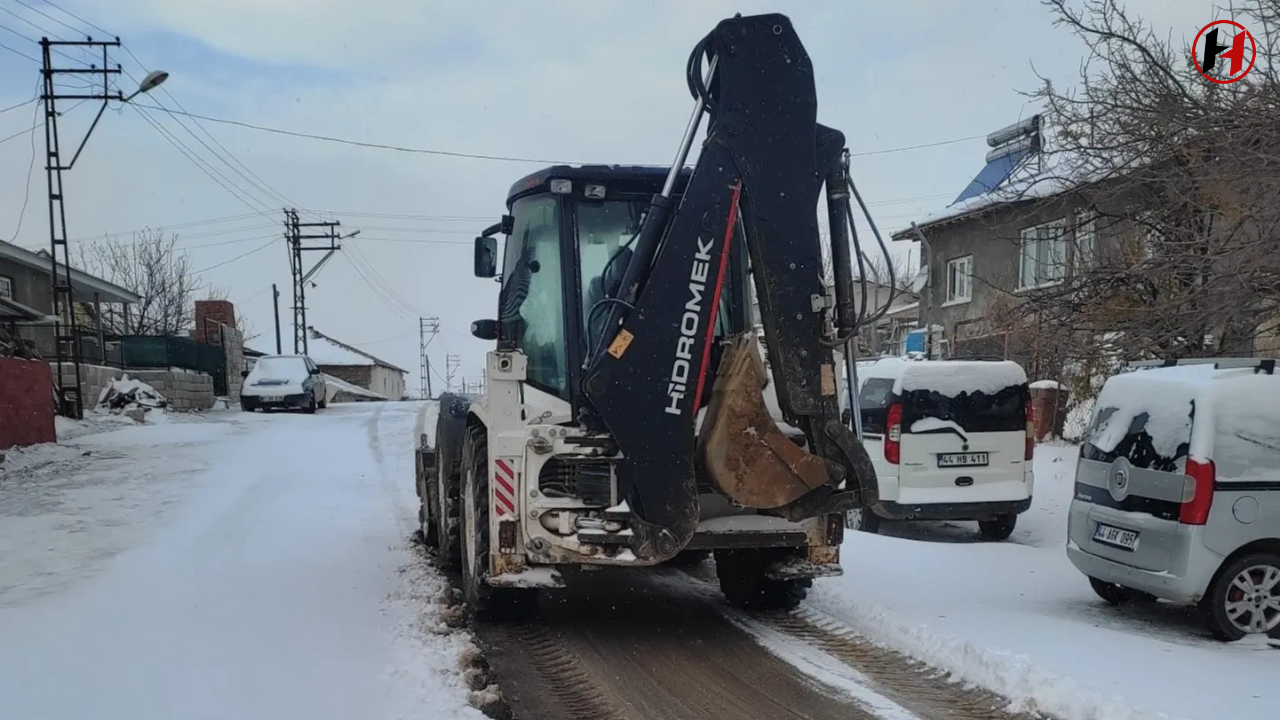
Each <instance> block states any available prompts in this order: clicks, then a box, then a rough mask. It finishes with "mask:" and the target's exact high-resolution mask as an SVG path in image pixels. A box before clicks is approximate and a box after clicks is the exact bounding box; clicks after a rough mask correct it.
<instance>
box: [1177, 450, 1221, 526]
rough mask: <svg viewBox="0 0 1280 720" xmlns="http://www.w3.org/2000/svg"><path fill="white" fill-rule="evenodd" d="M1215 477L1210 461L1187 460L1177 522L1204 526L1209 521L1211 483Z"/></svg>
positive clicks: (1211, 504) (1211, 499) (1211, 503)
mask: <svg viewBox="0 0 1280 720" xmlns="http://www.w3.org/2000/svg"><path fill="white" fill-rule="evenodd" d="M1216 476H1217V473H1216V472H1215V470H1214V468H1213V461H1212V460H1192V459H1191V458H1187V479H1186V480H1185V481H1184V483H1183V489H1182V510H1181V512H1179V513H1178V522H1180V523H1182V524H1184V525H1204V524H1205V523H1206V522H1208V521H1209V508H1210V507H1212V506H1213V481H1214V478H1215V477H1216Z"/></svg>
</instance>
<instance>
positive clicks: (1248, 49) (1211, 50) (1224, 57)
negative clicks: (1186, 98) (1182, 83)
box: [1191, 20, 1258, 85]
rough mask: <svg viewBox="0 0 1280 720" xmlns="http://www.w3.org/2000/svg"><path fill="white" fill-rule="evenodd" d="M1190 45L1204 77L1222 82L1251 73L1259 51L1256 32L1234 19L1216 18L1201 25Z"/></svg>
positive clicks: (1194, 59)
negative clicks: (1255, 36)
mask: <svg viewBox="0 0 1280 720" xmlns="http://www.w3.org/2000/svg"><path fill="white" fill-rule="evenodd" d="M1191 47H1192V51H1191V59H1192V61H1194V62H1195V64H1196V70H1197V71H1199V73H1200V75H1202V76H1203V77H1204V79H1205V80H1209V81H1211V82H1216V83H1219V84H1221V85H1228V84H1230V83H1233V82H1236V81H1237V80H1241V79H1243V78H1244V76H1245V75H1248V74H1249V71H1250V70H1252V69H1253V62H1254V60H1256V59H1257V54H1258V45H1257V43H1256V42H1255V41H1254V39H1253V35H1252V34H1251V33H1250V32H1249V31H1248V30H1245V29H1244V26H1243V25H1241V24H1240V23H1238V22H1233V21H1231V20H1217V21H1215V22H1211V23H1209V24H1208V25H1205V26H1204V27H1202V28H1200V32H1199V33H1197V34H1196V41H1195V43H1193V44H1192V46H1191Z"/></svg>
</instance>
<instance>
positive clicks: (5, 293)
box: [0, 275, 15, 300]
mask: <svg viewBox="0 0 1280 720" xmlns="http://www.w3.org/2000/svg"><path fill="white" fill-rule="evenodd" d="M6 286H7V287H8V289H7V290H6V289H5V288H6ZM0 297H4V298H9V299H10V300H13V299H15V298H14V296H13V278H11V277H9V276H8V275H0Z"/></svg>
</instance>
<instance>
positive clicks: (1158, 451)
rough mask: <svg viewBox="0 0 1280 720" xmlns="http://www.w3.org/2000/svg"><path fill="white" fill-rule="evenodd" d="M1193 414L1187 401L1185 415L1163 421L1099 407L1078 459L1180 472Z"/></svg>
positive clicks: (1140, 413)
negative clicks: (1122, 460)
mask: <svg viewBox="0 0 1280 720" xmlns="http://www.w3.org/2000/svg"><path fill="white" fill-rule="evenodd" d="M1194 414H1195V403H1194V402H1193V401H1190V400H1188V401H1187V405H1186V410H1185V411H1182V410H1180V411H1178V412H1177V413H1173V414H1171V415H1169V416H1163V417H1153V415H1152V413H1151V412H1149V411H1147V410H1139V411H1138V412H1134V411H1133V409H1129V410H1127V411H1126V410H1125V409H1124V408H1119V407H1114V406H1103V407H1099V408H1098V410H1097V414H1096V415H1094V419H1093V424H1092V425H1090V426H1089V431H1088V432H1087V433H1086V434H1085V443H1084V446H1083V447H1081V448H1080V455H1081V457H1083V458H1084V459H1085V460H1096V461H1098V462H1105V463H1110V462H1114V461H1115V459H1116V458H1119V457H1123V458H1125V459H1127V460H1128V461H1129V462H1130V463H1131V464H1132V465H1133V466H1134V467H1137V468H1143V469H1148V470H1160V471H1163V472H1182V471H1183V469H1184V467H1185V463H1186V458H1187V453H1188V451H1189V450H1190V449H1191V422H1192V418H1193V417H1194Z"/></svg>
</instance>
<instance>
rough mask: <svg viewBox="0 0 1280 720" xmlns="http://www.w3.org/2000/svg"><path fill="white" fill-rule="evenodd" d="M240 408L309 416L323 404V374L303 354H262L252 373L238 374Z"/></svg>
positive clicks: (326, 392)
mask: <svg viewBox="0 0 1280 720" xmlns="http://www.w3.org/2000/svg"><path fill="white" fill-rule="evenodd" d="M241 374H242V375H243V376H244V387H242V388H241V389H240V408H241V409H242V410H244V411H245V412H253V411H254V410H258V409H262V410H302V411H303V412H305V413H313V412H315V411H316V409H317V408H323V407H325V405H326V404H327V403H326V402H325V401H326V399H327V396H328V388H327V387H326V386H325V381H324V374H323V373H321V372H320V368H318V367H316V364H315V363H314V362H312V361H311V358H309V357H307V356H306V355H266V356H264V357H261V358H258V362H257V364H256V365H254V366H253V370H251V371H247V372H244V373H241Z"/></svg>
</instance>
